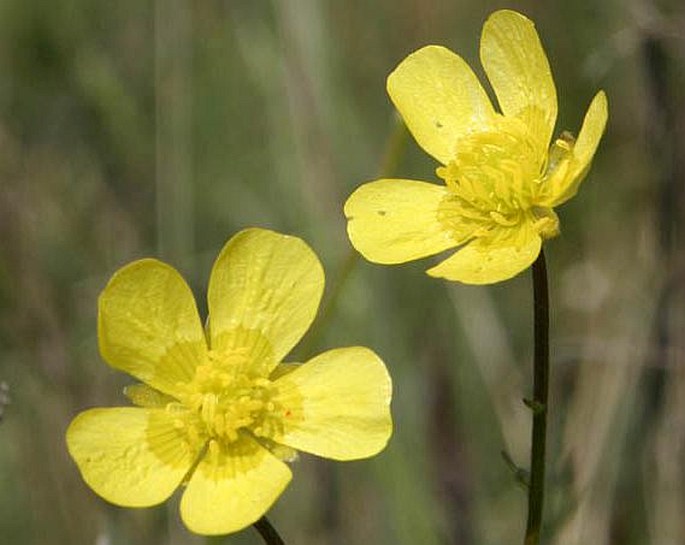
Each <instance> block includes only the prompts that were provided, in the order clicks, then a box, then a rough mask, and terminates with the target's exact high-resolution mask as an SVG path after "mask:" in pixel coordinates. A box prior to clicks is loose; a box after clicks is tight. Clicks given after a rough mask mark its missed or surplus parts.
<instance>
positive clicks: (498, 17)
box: [480, 10, 557, 157]
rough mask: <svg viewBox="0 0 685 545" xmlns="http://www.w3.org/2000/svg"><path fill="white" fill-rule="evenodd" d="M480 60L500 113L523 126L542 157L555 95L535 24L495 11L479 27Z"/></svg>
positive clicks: (551, 126) (553, 116) (514, 14)
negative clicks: (532, 138) (514, 119)
mask: <svg viewBox="0 0 685 545" xmlns="http://www.w3.org/2000/svg"><path fill="white" fill-rule="evenodd" d="M480 58H481V62H482V63H483V67H484V68H485V72H486V74H487V75H488V79H489V80H490V83H491V84H492V87H493V89H494V90H495V94H496V95H497V101H498V102H499V105H500V108H501V109H502V113H504V115H506V116H512V117H518V118H520V119H522V120H523V121H524V122H525V123H526V125H527V126H528V127H529V130H530V132H531V135H535V136H537V140H538V148H539V152H540V157H543V156H544V153H545V151H546V149H547V147H548V146H549V142H550V139H551V137H552V132H553V130H554V123H555V122H556V118H557V92H556V89H555V87H554V80H553V79H552V71H551V70H550V67H549V62H548V61H547V55H545V51H544V50H543V48H542V44H541V43H540V38H539V37H538V34H537V32H536V30H535V25H534V24H533V22H532V21H531V20H529V19H528V18H527V17H525V16H523V15H521V14H520V13H517V12H515V11H511V10H500V11H496V12H495V13H493V14H492V15H490V17H488V20H487V21H485V24H484V25H483V33H482V36H481V41H480Z"/></svg>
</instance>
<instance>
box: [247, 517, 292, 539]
mask: <svg viewBox="0 0 685 545" xmlns="http://www.w3.org/2000/svg"><path fill="white" fill-rule="evenodd" d="M253 526H254V528H255V530H257V531H258V532H259V535H260V536H262V539H263V540H264V543H266V545H285V542H284V541H283V539H282V538H281V536H280V535H278V532H277V531H276V528H274V527H273V526H272V525H271V523H270V522H269V519H268V518H266V517H262V518H260V519H259V520H258V521H257V522H255V523H254V524H253Z"/></svg>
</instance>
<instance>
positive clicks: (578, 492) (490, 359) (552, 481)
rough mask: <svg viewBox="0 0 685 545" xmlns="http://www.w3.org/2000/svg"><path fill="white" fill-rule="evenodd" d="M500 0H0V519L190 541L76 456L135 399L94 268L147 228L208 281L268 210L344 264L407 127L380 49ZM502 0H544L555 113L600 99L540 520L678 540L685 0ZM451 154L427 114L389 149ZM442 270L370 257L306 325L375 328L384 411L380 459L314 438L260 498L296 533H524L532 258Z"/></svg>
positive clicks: (298, 536)
mask: <svg viewBox="0 0 685 545" xmlns="http://www.w3.org/2000/svg"><path fill="white" fill-rule="evenodd" d="M497 7H502V3H499V2H491V1H486V2H469V1H463V2H446V1H445V2H443V1H440V0H434V1H430V2H413V1H411V0H396V1H394V2H389V1H385V0H384V1H380V2H356V1H353V2H333V1H316V0H296V1H293V0H274V1H272V2H190V1H189V0H169V1H164V0H158V1H157V2H134V1H132V0H125V1H120V2H116V3H106V2H90V1H86V0H65V1H62V2H55V3H52V4H49V3H42V2H24V1H20V0H6V1H5V2H2V3H1V4H0V74H1V75H2V79H1V80H0V81H1V82H2V83H1V84H0V188H1V191H0V241H1V245H0V308H1V311H0V380H4V381H6V382H7V383H8V384H9V386H10V395H11V398H12V404H11V405H10V406H9V407H7V409H6V411H5V417H4V420H3V421H2V423H0V536H3V537H2V541H3V542H5V541H6V542H7V543H21V544H24V543H26V544H33V543H35V544H38V543H41V544H42V543H51V544H53V543H54V544H62V543H64V544H69V545H79V544H87V543H99V544H103V543H112V544H117V543H145V544H155V543H165V544H166V543H172V544H176V543H179V544H180V543H184V544H185V543H199V542H201V540H199V539H198V538H195V537H193V536H191V535H189V534H188V533H187V532H186V531H185V530H184V529H183V527H182V526H181V525H180V523H179V521H178V515H177V510H176V503H175V500H174V501H172V502H170V504H169V505H165V506H161V507H158V508H154V509H149V510H141V511H134V510H124V509H119V508H115V507H112V506H109V505H107V504H105V503H104V502H102V501H101V500H100V499H98V498H97V497H96V496H95V495H94V494H93V493H92V492H91V491H90V490H89V489H88V488H87V487H86V486H85V484H84V483H83V482H82V481H81V479H80V477H79V476H78V474H77V470H76V468H75V466H74V465H73V463H72V462H71V461H70V460H69V459H68V456H67V454H66V449H65V445H64V439H63V437H64V430H65V428H66V426H67V424H68V422H69V420H70V419H71V418H72V417H73V416H74V415H75V414H76V412H78V411H80V410H82V409H84V408H86V407H90V406H106V405H117V404H123V403H124V399H123V396H122V395H121V393H120V392H121V388H122V387H123V386H124V385H125V384H126V382H127V379H126V377H123V376H122V375H121V374H118V373H115V372H114V371H112V370H110V369H109V368H108V367H107V366H106V365H105V364H103V363H102V362H101V360H100V358H99V356H98V354H97V348H96V333H95V308H96V298H97V294H98V292H99V290H101V289H102V287H103V286H104V284H105V282H106V280H107V278H108V277H109V275H110V274H111V273H112V272H113V271H114V270H115V269H116V268H118V267H119V266H120V265H122V264H123V263H125V262H127V261H129V260H131V259H134V258H137V257H141V256H143V255H156V256H160V257H162V258H164V259H167V260H169V261H171V262H172V263H173V264H174V265H175V266H177V267H178V268H180V269H181V270H182V271H183V272H184V273H185V274H186V275H187V277H189V278H190V280H191V283H192V285H193V287H194V289H195V291H196V293H197V294H198V296H199V299H201V298H202V296H203V294H204V290H205V288H206V278H207V274H208V271H209V268H210V265H211V261H212V259H213V258H214V256H215V255H216V252H217V251H218V249H219V248H220V247H221V246H222V244H223V243H224V241H225V240H226V239H227V238H228V237H229V236H230V235H232V234H233V233H234V232H235V231H237V230H238V229H240V228H242V227H245V226H250V225H260V226H266V227H271V228H275V229H278V230H281V231H285V232H289V233H293V234H296V235H298V236H301V237H303V238H305V239H306V240H307V241H308V242H309V243H310V244H311V245H312V246H313V247H314V248H315V249H316V251H317V253H318V254H319V255H320V256H321V258H322V261H323V263H324V267H325V269H326V271H327V273H328V278H329V288H330V282H331V280H332V279H334V278H335V277H336V275H337V273H336V271H337V270H338V268H339V267H341V266H342V264H343V263H344V262H345V259H346V256H347V255H348V253H349V251H350V250H349V244H348V242H347V240H346V236H345V231H344V227H345V226H344V219H343V216H342V203H343V202H344V199H345V198H346V196H347V195H348V194H349V193H350V192H351V190H352V189H353V188H354V187H355V186H356V185H358V184H360V183H362V182H364V181H367V180H370V179H373V178H374V177H375V176H376V175H377V172H378V169H379V168H380V163H381V161H382V155H383V151H384V147H385V142H386V139H387V138H388V137H389V135H390V133H391V132H392V130H393V123H394V121H393V115H394V114H393V110H392V108H391V105H390V103H389V100H388V99H387V97H386V95H385V90H384V82H385V77H386V75H387V74H388V72H389V71H390V70H391V69H392V68H393V67H394V66H395V65H396V63H397V62H399V60H401V59H402V58H403V57H404V56H405V55H406V54H407V53H409V52H410V51H412V50H413V49H415V48H417V47H419V46H421V45H424V44H426V43H442V44H445V45H447V46H449V47H451V48H453V49H455V50H456V51H458V52H460V53H461V54H462V55H463V56H464V57H465V58H466V59H467V60H468V61H469V62H470V63H471V64H472V65H473V66H474V67H477V66H478V63H477V46H478V37H479V33H480V27H481V24H482V21H483V20H484V18H485V17H486V16H487V14H489V13H490V12H491V11H492V10H493V9H495V8H497ZM508 7H512V8H514V9H519V10H521V11H523V12H525V13H527V14H528V15H530V16H531V17H532V18H533V19H534V20H535V21H536V24H537V27H538V30H539V32H540V34H541V36H542V40H543V43H544V44H545V47H546V49H547V52H548V54H549V56H550V61H551V65H552V68H553V71H554V74H555V78H556V81H557V87H558V90H559V98H560V115H559V122H558V125H557V126H558V128H559V129H563V128H568V129H571V130H574V131H577V130H578V128H579V127H580V123H581V121H582V116H583V114H584V112H585V108H586V107H587V105H588V103H589V101H590V99H591V97H592V95H593V94H594V92H595V91H596V90H597V89H598V88H600V87H602V88H604V89H606V91H607V93H608V96H609V102H610V124H609V129H608V132H607V134H606V136H605V139H604V141H603V142H602V145H601V148H600V151H599V153H598V156H597V158H596V161H595V164H594V167H593V170H592V172H591V174H590V176H589V177H588V179H587V181H586V182H585V184H584V186H583V187H582V190H581V192H580V194H579V196H578V197H577V198H576V199H574V200H573V201H571V202H569V203H568V204H567V205H566V206H564V207H563V209H562V210H561V218H562V230H563V233H562V236H561V237H559V238H558V239H555V240H553V241H551V242H550V243H549V244H548V249H547V253H548V261H549V263H550V269H551V290H552V301H553V323H552V335H553V352H552V358H553V371H552V373H553V375H552V394H551V399H552V402H553V406H552V409H551V410H552V412H551V430H550V438H549V441H550V449H549V450H550V453H549V460H550V464H549V487H548V498H549V503H548V508H547V512H546V520H547V521H548V526H547V535H546V538H547V539H546V542H547V543H555V544H558V545H571V544H583V545H584V544H587V543H592V544H593V545H601V544H610V543H620V544H621V545H631V544H636V545H637V544H639V545H642V544H645V543H650V544H655V545H656V544H659V545H661V544H671V543H673V544H674V543H683V542H685V528H683V518H682V513H683V507H684V505H683V504H684V502H685V496H684V492H683V486H684V483H685V476H684V475H683V467H684V466H683V464H682V461H683V451H684V448H685V416H684V415H685V407H684V405H685V381H684V380H683V376H684V371H683V369H684V368H683V364H684V362H683V348H684V347H683V341H682V339H683V337H684V336H683V331H685V319H684V318H683V313H684V310H683V307H684V305H685V293H684V291H685V290H684V288H683V270H684V269H683V256H682V255H681V254H682V251H681V250H680V248H681V246H678V242H680V243H681V244H682V240H683V238H682V235H683V231H682V230H683V218H684V217H685V215H684V214H683V206H682V205H683V190H682V187H685V185H684V182H685V180H683V172H685V168H683V160H682V158H681V157H683V156H685V150H684V149H683V144H682V142H683V140H682V133H683V127H685V124H684V123H683V119H684V116H685V111H684V110H683V109H682V108H677V105H679V104H682V103H683V96H682V94H683V91H682V89H685V85H683V83H685V82H684V75H683V66H684V65H685V61H684V55H685V53H684V51H685V45H684V43H683V41H682V35H683V32H682V31H683V27H682V21H683V16H684V15H685V13H684V12H683V11H682V7H678V3H677V2H671V3H670V5H669V3H668V2H662V3H661V4H660V5H659V6H656V5H648V4H647V3H645V4H635V5H633V4H632V3H631V4H629V3H628V2H624V1H619V0H613V1H610V2H603V3H597V2H590V1H584V2H575V3H569V2H556V1H555V2H547V3H537V2H532V1H531V2H513V3H511V4H508ZM650 40H651V41H650ZM645 44H647V45H645ZM650 44H651V45H650ZM654 47H656V49H655V50H654V49H653V48H654ZM650 48H651V49H650ZM650 51H651V53H650ZM654 51H656V52H657V53H658V52H659V51H660V52H661V56H659V55H658V54H657V56H656V57H655V56H654ZM477 70H478V71H479V73H482V71H481V70H480V68H477ZM659 82H660V83H659ZM433 168H434V165H433V164H432V163H431V161H430V160H429V159H428V158H427V157H426V156H425V155H424V154H423V153H422V152H420V150H418V148H417V147H416V146H415V144H414V143H413V141H411V142H409V143H408V145H407V146H406V153H405V155H404V159H403V160H402V162H401V164H399V165H398V166H397V172H396V174H397V175H401V176H402V177H414V178H418V179H431V178H433V177H434V176H433V175H432V174H431V173H432V170H433ZM679 188H680V189H679ZM664 194H666V195H670V196H671V197H670V200H668V199H667V202H670V204H672V205H673V206H672V207H670V208H669V207H664V205H663V199H661V196H662V195H664ZM660 199H661V201H660ZM660 202H661V204H660ZM664 232H667V233H670V234H669V235H668V236H666V237H664ZM664 240H667V242H666V243H664ZM669 240H670V242H668V241H669ZM660 241H661V242H660ZM425 268H427V266H426V265H425V264H422V263H419V264H410V265H406V266H401V267H393V268H386V267H379V266H375V265H370V264H368V263H366V262H364V261H363V260H360V261H359V262H358V264H357V266H356V268H355V269H354V270H353V271H352V273H351V274H350V276H349V278H348V281H347V283H346V285H345V287H344V291H343V293H342V295H341V297H340V299H339V300H338V305H337V307H336V309H335V311H334V312H333V313H332V315H331V319H330V321H329V322H328V326H327V329H326V331H325V332H324V333H323V335H322V336H321V337H320V338H319V339H318V344H319V346H318V347H317V349H324V348H326V347H330V346H340V345H348V344H362V345H368V346H371V347H373V348H374V349H375V350H377V351H378V353H379V354H381V355H382V356H383V358H384V359H385V361H386V362H387V364H388V366H389V367H390V370H391V372H392V375H393V378H394V384H395V400H394V404H393V412H394V418H395V424H396V429H395V435H394V437H393V440H392V442H391V444H390V446H389V447H388V449H387V450H386V451H385V452H384V453H383V454H382V455H381V456H379V457H378V458H376V459H373V460H369V461H363V462H356V463H349V464H333V463H331V462H321V461H318V460H315V459H313V458H312V457H308V456H303V457H302V459H301V461H300V462H298V463H297V464H296V466H295V468H294V471H295V480H294V481H293V484H292V485H291V486H290V488H289V489H288V490H287V491H286V493H285V494H284V495H283V497H282V498H281V499H280V500H279V502H278V503H277V504H276V506H275V508H274V509H273V511H272V514H271V516H272V519H273V521H274V524H275V525H276V526H277V527H278V528H279V529H280V530H281V532H282V533H283V534H284V535H285V536H286V537H287V538H288V542H289V543H299V544H307V543H312V544H313V543H317V544H318V543H331V544H338V543H367V542H370V543H378V544H383V543H393V544H394V543H399V544H407V545H410V544H411V545H414V544H421V545H431V544H438V543H459V544H460V545H462V544H466V545H468V544H479V545H480V544H485V545H487V544H493V545H494V544H502V543H516V542H520V540H521V538H522V535H523V521H524V515H525V495H524V493H523V491H522V490H521V489H519V488H517V486H516V484H515V482H514V479H513V476H512V475H511V474H510V472H509V469H508V468H507V466H506V464H505V463H504V462H503V461H502V458H501V455H500V451H502V450H505V451H506V452H508V453H509V455H510V456H511V457H512V458H513V460H514V461H516V462H517V463H519V464H521V465H525V464H526V463H527V462H526V460H527V452H528V447H529V443H528V442H529V415H528V414H527V410H526V409H525V407H524V406H523V404H522V403H521V398H522V397H524V396H526V395H528V393H529V390H530V360H531V333H530V330H531V327H530V325H531V302H530V299H531V295H530V282H529V278H528V275H527V274H524V275H521V276H520V277H518V278H516V279H514V280H512V281H510V282H506V283H504V284H502V285H498V286H494V287H491V288H474V287H465V286H454V285H447V284H444V283H441V282H438V281H436V280H433V279H431V278H429V277H427V276H426V275H424V274H423V270H424V269H425ZM665 286H668V290H666V289H665ZM664 294H665V295H664ZM209 542H212V543H236V544H239V543H245V544H247V543H258V537H257V536H256V535H255V534H253V533H252V532H251V531H250V530H247V531H245V532H243V533H241V534H238V535H235V536H231V537H230V538H226V539H215V540H209Z"/></svg>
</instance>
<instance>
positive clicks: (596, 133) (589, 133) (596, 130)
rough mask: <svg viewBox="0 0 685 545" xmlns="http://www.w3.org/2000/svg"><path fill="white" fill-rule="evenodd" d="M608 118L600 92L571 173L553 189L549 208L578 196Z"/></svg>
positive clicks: (587, 116) (575, 149) (576, 149)
mask: <svg viewBox="0 0 685 545" xmlns="http://www.w3.org/2000/svg"><path fill="white" fill-rule="evenodd" d="M608 117H609V106H608V104H607V97H606V95H605V94H604V91H600V92H599V93H597V94H596V95H595V97H594V98H593V99H592V102H591V103H590V107H589V108H588V110H587V113H586V114H585V119H584V120H583V126H582V128H581V129H580V134H578V140H576V143H575V146H574V147H573V159H572V161H571V166H570V172H569V173H568V174H567V175H566V177H565V178H563V179H562V183H561V184H559V186H558V187H554V188H551V191H550V194H551V200H550V201H549V205H548V206H558V205H560V204H561V203H563V202H566V201H567V200H569V199H570V198H571V197H573V196H574V195H575V194H576V192H577V191H578V187H579V186H580V183H581V182H582V181H583V178H585V175H586V174H587V172H588V170H589V169H590V163H591V162H592V158H593V157H594V155H595V151H597V146H598V145H599V141H600V140H601V139H602V134H604V128H605V127H606V123H607V119H608Z"/></svg>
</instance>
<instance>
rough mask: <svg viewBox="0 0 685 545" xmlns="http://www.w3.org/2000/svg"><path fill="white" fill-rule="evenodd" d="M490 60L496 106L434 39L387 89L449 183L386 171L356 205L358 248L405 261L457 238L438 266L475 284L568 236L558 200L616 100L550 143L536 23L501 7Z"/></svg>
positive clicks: (489, 34) (550, 114) (486, 41)
mask: <svg viewBox="0 0 685 545" xmlns="http://www.w3.org/2000/svg"><path fill="white" fill-rule="evenodd" d="M480 58H481V62H482V64H483V67H484V68H485V72H486V74H487V76H488V78H489V80H490V83H491V84H492V87H493V89H494V91H495V94H496V95H497V100H498V102H499V106H500V109H501V113H498V112H496V111H495V110H494V109H493V106H492V104H491V102H490V100H489V99H488V96H487V94H486V92H485V90H484V89H483V87H482V86H481V84H480V82H479V81H478V79H477V78H476V76H475V74H474V73H473V71H472V70H471V68H469V66H468V65H467V64H466V62H464V60H463V59H462V58H461V57H459V56H458V55H455V54H454V53H452V52H451V51H449V50H448V49H445V48H444V47H440V46H435V45H430V46H427V47H424V48H422V49H420V50H418V51H416V52H414V53H412V54H411V55H409V56H408V57H407V58H406V59H404V61H402V62H401V63H400V65H399V66H398V67H397V68H396V69H395V70H394V71H393V72H392V73H391V74H390V76H389V77H388V83H387V88H388V93H389V95H390V98H391V99H392V101H393V103H394V104H395V106H396V107H397V109H398V110H399V112H400V114H401V115H402V117H403V119H404V121H405V123H406V125H407V127H408V128H409V130H410V131H411V133H412V134H413V136H414V138H415V139H416V141H417V142H418V144H419V145H420V146H421V147H422V148H423V149H424V150H425V151H426V152H427V153H429V154H430V155H432V156H433V157H434V158H435V159H437V160H438V161H439V162H440V163H441V164H442V166H440V167H439V168H438V169H437V171H436V172H437V175H438V176H439V177H440V178H442V179H443V180H444V182H445V185H444V186H439V185H436V184H430V183H426V182H419V181H413V180H387V179H386V180H377V181H374V182H370V183H367V184H364V185H362V186H361V187H359V188H358V189H357V190H356V191H355V192H354V193H353V194H352V195H351V196H350V198H349V199H348V201H347V203H346V204H345V215H346V216H347V218H348V226H347V230H348V234H349V237H350V240H351V241H352V244H353V245H354V247H355V248H356V249H357V250H358V251H359V252H360V253H361V254H362V255H363V256H364V257H365V258H367V259H368V260H370V261H373V262H375V263H383V264H395V263H404V262H406V261H411V260H414V259H418V258H422V257H427V256H430V255H434V254H437V253H440V252H442V251H445V250H448V249H451V248H458V249H457V251H456V253H454V254H453V255H452V256H450V257H449V258H447V259H446V260H445V261H443V262H442V263H440V264H438V265H437V266H435V267H433V268H431V269H429V270H428V271H427V272H428V274H430V275H432V276H436V277H441V278H446V279H448V280H457V281H460V282H465V283H469V284H487V283H492V282H498V281H501V280H505V279H507V278H511V277H512V276H515V275H516V274H518V273H519V272H521V271H523V270H524V269H526V268H527V267H528V266H529V265H530V264H531V263H532V262H533V261H535V259H536V257H537V256H538V254H539V253H540V248H541V244H542V240H543V239H546V238H550V237H553V236H555V235H557V234H558V230H559V220H558V218H557V215H556V213H555V212H554V210H553V208H554V207H556V206H558V205H560V204H562V203H564V202H566V201H567V200H568V199H570V198H571V197H573V196H574V195H575V193H576V191H577V190H578V186H579V184H580V182H581V181H582V179H583V178H584V176H585V174H586V173H587V171H588V169H589V166H590V161H591V160H592V157H593V155H594V153H595V150H596V148H597V145H598V144H599V140H600V138H601V136H602V133H603V132H604V127H605V124H606V120H607V115H608V114H607V99H606V96H605V94H604V93H603V92H602V91H600V92H599V93H597V95H596V96H595V97H594V99H593V100H592V103H591V104H590V107H589V109H588V111H587V114H586V115H585V120H584V121H583V126H582V128H581V130H580V133H579V135H578V139H577V140H575V139H574V138H573V136H571V135H570V134H569V133H567V132H563V133H562V134H561V136H560V137H559V138H557V139H556V140H554V141H553V142H552V143H551V145H550V139H551V137H552V131H553V130H554V124H555V121H556V117H557V95H556V90H555V87H554V81H553V79H552V74H551V71H550V68H549V63H548V62H547V57H546V56H545V52H544V51H543V49H542V45H541V44H540V40H539V38H538V35H537V33H536V31H535V27H534V25H533V23H532V22H531V21H530V20H528V19H527V18H526V17H524V16H523V15H521V14H520V13H516V12H514V11H508V10H503V11H497V12H495V13H493V14H492V15H491V16H490V17H489V18H488V20H487V21H486V22H485V25H484V26H483V33H482V37H481V43H480Z"/></svg>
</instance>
